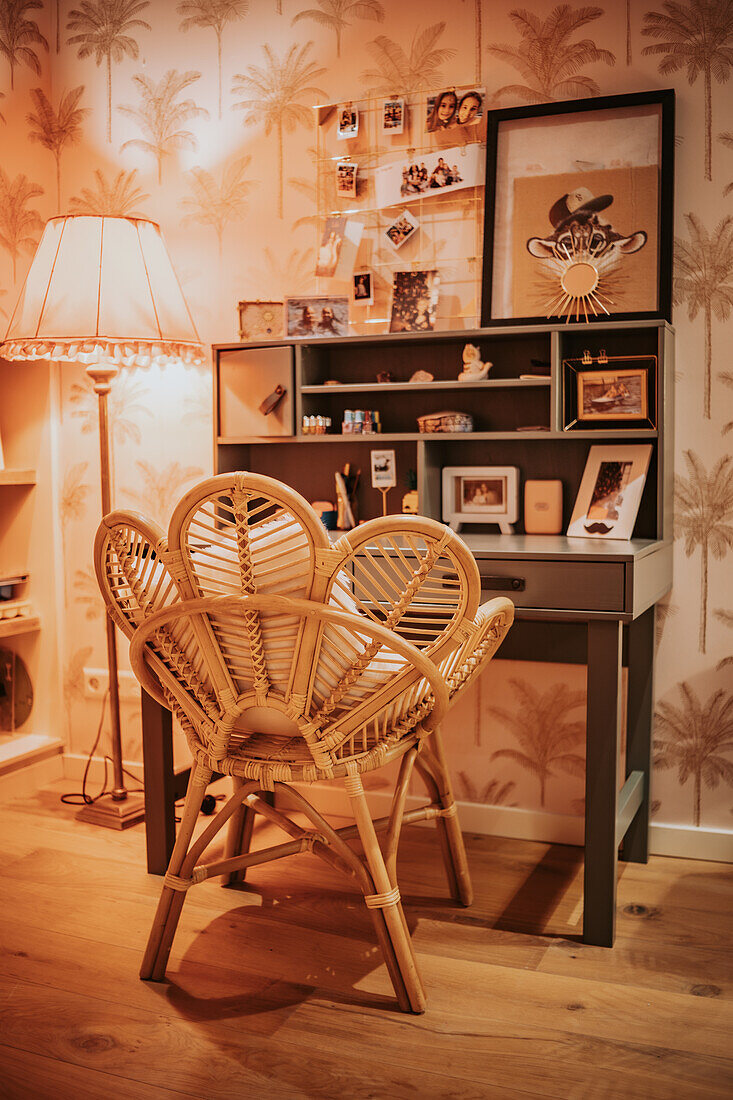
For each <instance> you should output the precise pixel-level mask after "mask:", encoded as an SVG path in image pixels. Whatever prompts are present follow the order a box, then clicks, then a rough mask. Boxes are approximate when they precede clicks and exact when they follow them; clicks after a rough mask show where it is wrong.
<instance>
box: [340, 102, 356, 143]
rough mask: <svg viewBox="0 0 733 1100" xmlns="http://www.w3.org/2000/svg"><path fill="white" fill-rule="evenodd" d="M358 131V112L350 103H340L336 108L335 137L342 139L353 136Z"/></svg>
mask: <svg viewBox="0 0 733 1100" xmlns="http://www.w3.org/2000/svg"><path fill="white" fill-rule="evenodd" d="M358 133H359V112H358V111H357V109H356V107H354V105H353V104H352V103H342V104H341V106H340V107H339V108H338V125H337V127H336V137H337V138H340V139H341V140H342V141H343V140H345V139H346V138H355V137H356V135H357V134H358Z"/></svg>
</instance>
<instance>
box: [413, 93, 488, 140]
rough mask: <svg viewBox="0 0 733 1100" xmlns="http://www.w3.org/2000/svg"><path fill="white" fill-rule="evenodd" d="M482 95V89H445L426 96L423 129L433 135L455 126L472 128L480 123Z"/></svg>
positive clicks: (482, 106)
mask: <svg viewBox="0 0 733 1100" xmlns="http://www.w3.org/2000/svg"><path fill="white" fill-rule="evenodd" d="M484 95H485V92H484V89H483V88H469V89H467V90H465V91H457V90H456V89H455V88H446V89H445V90H444V91H442V92H439V93H438V94H437V95H432V96H428V98H427V102H426V113H425V129H426V130H427V132H428V133H429V134H434V133H436V132H439V131H441V130H452V129H453V128H454V127H456V126H474V125H475V124H476V123H477V122H480V121H481V118H482V116H483V113H484Z"/></svg>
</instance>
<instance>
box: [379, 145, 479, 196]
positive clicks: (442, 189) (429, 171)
mask: <svg viewBox="0 0 733 1100" xmlns="http://www.w3.org/2000/svg"><path fill="white" fill-rule="evenodd" d="M485 176H486V157H485V150H484V147H483V145H481V144H479V143H478V142H476V143H475V144H472V145H456V146H451V147H450V148H447V149H436V150H434V151H433V152H431V153H425V154H423V155H422V156H420V157H417V156H413V157H412V158H411V159H410V160H406V159H405V157H404V156H402V157H399V158H394V159H393V160H391V161H389V162H388V163H387V164H383V165H381V166H380V167H379V168H377V169H376V170H375V172H374V190H375V195H376V199H377V203H378V205H379V206H392V205H394V203H398V202H404V201H408V202H409V201H410V200H411V199H414V198H420V199H427V198H431V197H433V196H436V195H441V194H445V193H446V192H447V191H460V190H463V189H465V188H466V187H480V186H481V185H482V184H483V182H484V179H485Z"/></svg>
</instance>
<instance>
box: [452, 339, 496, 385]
mask: <svg viewBox="0 0 733 1100" xmlns="http://www.w3.org/2000/svg"><path fill="white" fill-rule="evenodd" d="M492 366H493V363H482V362H481V352H480V351H479V349H478V348H477V347H476V345H475V344H466V346H465V348H464V349H463V370H462V371H461V373H460V374H459V375H458V381H459V382H480V381H481V379H482V378H486V375H487V374H488V373H489V371H490V370H491V368H492Z"/></svg>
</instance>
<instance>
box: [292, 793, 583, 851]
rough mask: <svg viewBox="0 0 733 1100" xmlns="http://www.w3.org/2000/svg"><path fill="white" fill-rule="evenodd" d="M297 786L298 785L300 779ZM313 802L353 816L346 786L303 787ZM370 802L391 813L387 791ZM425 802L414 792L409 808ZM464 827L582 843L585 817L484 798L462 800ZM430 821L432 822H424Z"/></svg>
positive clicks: (490, 833) (483, 832) (460, 810)
mask: <svg viewBox="0 0 733 1100" xmlns="http://www.w3.org/2000/svg"><path fill="white" fill-rule="evenodd" d="M293 786H296V787H297V786H298V784H297V783H295V784H293ZM302 790H303V793H304V794H305V795H306V797H307V798H309V799H310V801H311V802H312V803H313V805H314V806H315V807H316V808H317V809H318V810H320V811H322V812H323V813H324V814H335V815H336V816H339V817H350V816H351V808H350V804H349V799H348V796H347V794H346V792H345V791H344V789H343V788H342V787H336V786H334V785H333V784H329V783H323V784H320V783H317V784H315V785H314V786H312V787H309V788H306V787H303V788H302ZM366 795H367V802H368V803H369V808H370V810H371V812H372V814H373V815H374V816H375V817H384V816H385V815H386V814H388V813H389V807H390V802H391V795H390V794H389V793H387V792H386V791H367V792H366ZM424 804H425V798H420V797H418V796H416V795H410V796H408V799H407V808H408V809H412V808H413V807H415V806H420V805H424ZM458 813H459V817H460V821H461V828H462V829H463V831H464V832H466V833H479V834H480V835H482V836H508V837H514V838H515V839H518V840H538V841H543V842H544V843H545V844H582V843H583V818H582V817H575V816H573V815H571V814H550V813H546V812H545V811H543V810H521V809H517V808H516V807H513V806H488V805H485V804H484V803H481V802H459V803H458ZM421 824H425V825H429V824H430V822H421Z"/></svg>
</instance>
